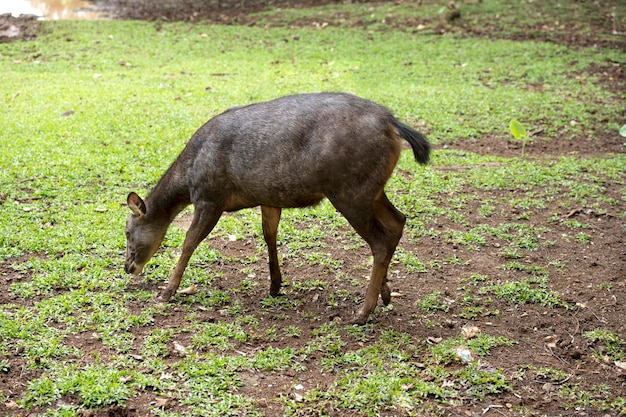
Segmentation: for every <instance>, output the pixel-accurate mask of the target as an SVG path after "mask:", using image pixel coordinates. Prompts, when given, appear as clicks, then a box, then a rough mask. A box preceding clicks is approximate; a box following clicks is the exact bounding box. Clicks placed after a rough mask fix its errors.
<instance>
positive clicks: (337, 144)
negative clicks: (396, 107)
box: [125, 93, 430, 324]
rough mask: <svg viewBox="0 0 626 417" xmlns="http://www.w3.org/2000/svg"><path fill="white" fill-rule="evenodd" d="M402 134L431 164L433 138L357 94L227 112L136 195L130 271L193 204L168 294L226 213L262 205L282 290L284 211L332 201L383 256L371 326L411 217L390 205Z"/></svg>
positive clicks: (370, 300)
mask: <svg viewBox="0 0 626 417" xmlns="http://www.w3.org/2000/svg"><path fill="white" fill-rule="evenodd" d="M400 139H405V140H407V141H408V142H409V143H410V144H411V147H412V149H413V152H414V155H415V159H416V160H417V161H418V162H420V163H426V162H427V161H428V157H429V152H430V147H429V144H428V142H427V140H426V138H424V136H422V135H421V134H420V133H419V132H417V131H415V130H413V129H411V128H410V127H408V126H406V125H404V124H402V123H400V122H399V121H398V120H396V119H395V118H394V117H393V115H392V114H391V113H390V112H389V111H388V110H387V109H386V108H384V107H382V106H379V105H377V104H375V103H372V102H370V101H367V100H364V99H361V98H358V97H356V96H353V95H349V94H338V93H319V94H300V95H295V96H288V97H283V98H280V99H276V100H273V101H269V102H264V103H257V104H251V105H249V106H243V107H237V108H233V109H230V110H227V111H226V112H224V113H222V114H220V115H218V116H216V117H214V118H213V119H211V120H209V121H208V122H207V123H206V124H205V125H204V126H202V127H201V128H200V129H199V130H198V131H197V132H196V133H195V134H194V135H193V137H192V138H191V140H190V141H189V143H187V146H186V147H185V149H184V150H183V151H182V153H181V154H180V155H179V157H178V158H177V159H176V160H175V161H174V163H173V164H172V165H171V166H170V168H169V169H168V170H167V171H166V172H165V174H164V175H163V177H162V178H161V179H160V180H159V182H158V183H157V185H156V186H155V188H154V189H153V190H152V192H151V193H150V195H148V197H147V198H146V200H145V202H144V201H143V200H142V199H141V198H140V197H139V196H138V195H137V194H136V193H130V194H129V196H128V199H127V202H128V206H129V207H130V209H131V210H132V212H133V213H132V214H131V215H130V216H129V217H128V220H127V222H126V238H127V252H126V264H125V270H126V271H127V272H128V273H134V274H138V273H140V272H141V271H142V270H143V267H144V265H145V264H146V262H148V261H149V260H150V258H151V257H152V255H153V254H154V253H155V252H156V250H157V249H158V247H159V245H160V244H161V242H162V240H163V237H164V236H165V232H166V231H167V228H168V227H169V225H170V224H171V222H172V220H173V219H174V217H175V216H176V215H177V214H178V213H179V212H180V211H181V210H182V209H183V208H184V207H186V206H188V205H189V204H193V205H194V217H193V221H192V223H191V226H190V228H189V230H188V232H187V235H186V237H185V242H184V244H183V251H182V254H181V256H180V259H179V260H178V264H177V265H176V268H175V269H174V272H173V273H172V275H171V277H170V279H169V283H168V285H167V287H166V288H165V290H163V292H162V293H161V294H160V296H159V298H160V300H162V301H167V300H169V299H170V297H171V296H172V295H173V294H174V293H175V292H176V290H177V289H178V286H179V285H180V280H181V278H182V275H183V272H184V271H185V268H186V266H187V263H188V262H189V259H190V257H191V255H192V253H193V252H194V250H195V249H196V247H197V246H198V245H199V244H200V242H201V241H202V240H203V239H204V238H205V237H206V236H207V235H208V234H209V232H210V231H211V230H212V229H213V227H214V226H215V224H216V223H217V221H218V220H219V218H220V216H221V214H222V213H223V212H224V211H234V210H239V209H243V208H247V207H255V206H261V213H262V224H263V235H264V238H265V241H266V243H267V245H268V252H269V265H270V276H271V286H270V294H271V295H278V294H279V292H280V287H281V282H282V277H281V273H280V267H279V264H278V253H277V248H276V234H277V230H278V223H279V220H280V214H281V209H282V208H287V207H305V206H310V205H314V204H317V203H318V202H320V201H321V200H322V199H323V198H328V199H329V200H330V201H331V203H332V204H333V205H334V206H335V207H336V208H337V210H339V211H340V212H341V213H342V214H343V215H344V217H345V218H346V219H347V220H348V222H349V223H350V224H351V225H352V227H354V229H355V230H356V231H357V232H358V233H359V235H361V236H362V237H363V239H365V241H366V242H367V243H368V245H369V246H370V248H371V250H372V254H373V257H374V265H373V268H372V275H371V278H370V282H369V285H368V288H367V293H366V295H365V302H364V304H363V306H362V308H361V310H360V311H359V313H358V314H357V317H356V319H355V322H357V323H360V324H363V323H365V322H366V321H367V318H368V316H369V314H370V313H371V312H372V311H373V310H374V308H375V307H376V304H377V300H378V296H379V294H380V295H381V296H382V299H383V302H384V303H385V304H388V303H389V302H390V300H391V292H390V290H389V287H388V285H387V269H388V266H389V262H390V260H391V257H392V255H393V253H394V251H395V248H396V246H397V245H398V242H399V240H400V237H401V236H402V229H403V227H404V223H405V216H404V215H403V214H402V213H401V212H399V211H398V210H397V209H396V208H395V207H394V206H393V205H392V204H391V203H390V202H389V200H388V199H387V196H386V195H385V192H384V187H385V184H386V182H387V180H388V179H389V177H390V176H391V174H392V172H393V169H394V167H395V165H396V163H397V161H398V157H399V155H400Z"/></svg>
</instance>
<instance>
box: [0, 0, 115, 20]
mask: <svg viewBox="0 0 626 417" xmlns="http://www.w3.org/2000/svg"><path fill="white" fill-rule="evenodd" d="M4 13H10V14H12V15H13V16H19V15H21V14H31V15H35V16H37V17H39V18H42V19H46V20H59V19H73V20H100V19H106V18H107V17H106V16H105V15H104V14H102V13H100V12H98V11H97V10H96V7H95V5H94V4H93V3H90V2H88V1H84V0H0V14H4Z"/></svg>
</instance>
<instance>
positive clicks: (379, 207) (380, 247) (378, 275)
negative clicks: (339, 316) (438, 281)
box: [331, 191, 404, 324]
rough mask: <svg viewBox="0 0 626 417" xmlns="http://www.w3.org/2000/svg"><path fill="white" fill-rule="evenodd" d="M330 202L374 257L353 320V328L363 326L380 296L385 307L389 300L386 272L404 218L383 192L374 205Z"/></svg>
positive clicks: (338, 201) (400, 233)
mask: <svg viewBox="0 0 626 417" xmlns="http://www.w3.org/2000/svg"><path fill="white" fill-rule="evenodd" d="M331 202H332V203H333V205H334V206H335V207H336V208H337V210H339V211H340V212H341V213H342V214H343V215H344V217H345V218H346V219H347V220H348V222H349V223H350V224H351V225H352V227H353V228H354V230H356V232H357V233H358V234H359V235H360V236H361V237H362V238H363V239H364V240H365V241H366V242H367V244H368V245H369V247H370V249H371V251H372V255H373V257H374V262H373V267H372V274H371V276H370V281H369V284H368V286H367V290H366V293H365V300H364V302H363V306H362V307H361V309H360V310H359V312H358V313H357V316H356V318H355V320H354V322H355V323H356V324H365V323H366V322H367V318H368V317H369V315H370V314H371V313H372V311H374V309H375V308H376V304H377V303H378V296H379V295H381V293H382V296H383V301H384V302H386V303H387V304H388V303H389V301H390V300H391V292H390V291H389V286H388V284H387V269H388V268H389V263H390V262H391V257H392V256H393V253H394V251H395V249H396V246H397V245H398V242H399V241H400V237H401V236H402V228H403V226H404V215H402V213H400V212H399V211H398V210H396V209H395V207H393V205H391V203H390V202H389V200H388V199H387V197H386V196H385V195H384V193H383V192H382V191H381V192H380V193H379V195H378V196H377V197H376V198H375V199H374V201H372V200H369V201H367V200H366V201H355V200H354V199H352V200H350V201H343V200H341V199H336V198H331Z"/></svg>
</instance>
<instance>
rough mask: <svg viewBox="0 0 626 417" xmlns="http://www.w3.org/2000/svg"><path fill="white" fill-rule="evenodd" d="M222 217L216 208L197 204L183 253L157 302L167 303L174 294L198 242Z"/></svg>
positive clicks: (207, 204) (212, 205) (211, 205)
mask: <svg viewBox="0 0 626 417" xmlns="http://www.w3.org/2000/svg"><path fill="white" fill-rule="evenodd" d="M221 215H222V210H221V208H218V207H217V206H215V205H214V204H210V203H199V204H196V205H195V210H194V213H193V220H192V221H191V225H190V226H189V230H187V234H186V235H185V242H184V243H183V251H182V253H181V255H180V258H178V262H177V263H176V267H175V268H174V271H173V272H172V275H170V279H169V281H168V283H167V287H165V289H164V290H163V291H162V292H161V294H159V296H158V297H157V300H158V301H162V302H167V301H169V299H170V298H171V297H172V295H174V293H176V290H177V289H178V286H179V285H180V281H181V278H182V277H183V273H184V272H185V269H186V268H187V264H188V263H189V259H190V258H191V255H192V254H193V252H194V251H195V250H196V248H197V247H198V245H199V244H200V242H202V241H203V240H204V238H206V237H207V236H208V235H209V233H210V232H211V230H213V228H214V227H215V225H216V224H217V221H218V220H219V218H220V216H221Z"/></svg>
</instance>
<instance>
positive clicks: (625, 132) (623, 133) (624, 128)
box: [619, 125, 626, 138]
mask: <svg viewBox="0 0 626 417" xmlns="http://www.w3.org/2000/svg"><path fill="white" fill-rule="evenodd" d="M619 135H620V136H622V137H624V138H626V125H624V126H622V128H621V129H620V130H619Z"/></svg>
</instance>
